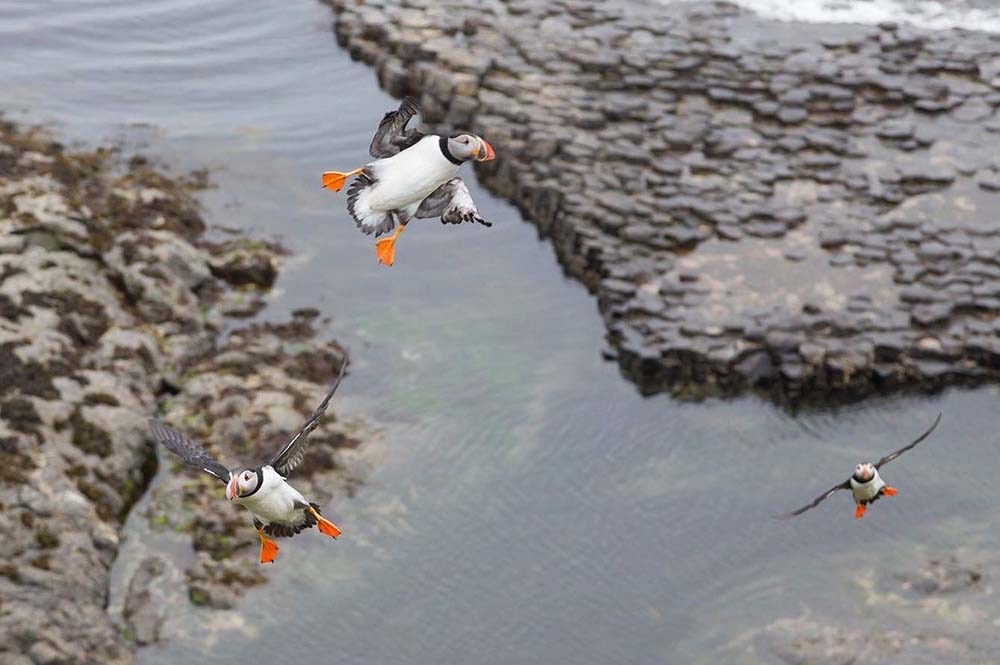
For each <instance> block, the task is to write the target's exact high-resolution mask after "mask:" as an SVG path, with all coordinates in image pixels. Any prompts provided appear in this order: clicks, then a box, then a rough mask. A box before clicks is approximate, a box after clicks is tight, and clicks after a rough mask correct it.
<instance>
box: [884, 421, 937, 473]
mask: <svg viewBox="0 0 1000 665" xmlns="http://www.w3.org/2000/svg"><path fill="white" fill-rule="evenodd" d="M939 422H941V414H940V413H939V414H938V417H937V418H935V419H934V424H933V425H931V426H930V429H928V430H927V431H926V432H924V433H923V434H921V435H920V436H918V437H917V438H916V439H915V440H914V441H913V443H911V444H909V445H906V446H903V447H902V448H900V449H899V450H897V451H896V452H894V453H889V454H888V455H886V456H885V457H883V458H882V459H880V460H879V461H878V463H876V464H875V468H876V469H880V468H882V465H883V464H888V463H889V462H891V461H892V460H894V459H896V458H897V457H899V456H900V455H902V454H903V453H905V452H906V451H907V450H909V449H910V448H912V447H913V446H915V445H917V444H918V443H920V442H921V441H923V440H924V439H926V438H927V437H929V436H930V435H931V432H933V431H934V430H935V429H937V426H938V423H939Z"/></svg>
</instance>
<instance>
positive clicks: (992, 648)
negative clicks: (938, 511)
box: [738, 551, 1000, 665]
mask: <svg viewBox="0 0 1000 665" xmlns="http://www.w3.org/2000/svg"><path fill="white" fill-rule="evenodd" d="M998 565H1000V559H998V558H997V557H996V556H995V555H993V554H974V553H970V552H966V551H962V552H959V553H957V554H953V555H950V556H948V557H946V558H942V559H929V560H927V561H925V562H924V563H923V564H920V565H916V566H914V567H913V569H912V570H907V571H905V572H903V573H897V574H889V573H881V574H878V575H876V574H874V573H872V574H869V575H866V576H864V577H862V578H861V579H860V580H859V581H858V584H857V586H854V587H851V588H850V589H848V590H847V591H848V592H849V593H850V594H851V597H852V598H856V600H857V606H858V608H859V610H860V611H859V612H858V615H859V616H867V617H870V620H864V619H860V618H859V619H857V620H852V619H849V618H845V617H844V616H843V615H838V616H836V617H826V616H819V615H813V614H810V613H804V614H802V615H800V616H796V617H789V618H785V619H781V620H779V621H776V622H774V623H773V624H772V625H770V626H768V627H767V628H765V629H763V630H762V631H760V632H759V633H758V634H757V635H755V636H754V637H753V638H751V639H750V640H749V648H748V649H747V650H744V648H743V647H742V646H741V647H739V649H738V650H739V651H741V652H744V653H747V654H748V655H750V656H751V657H752V662H755V663H762V664H767V665H772V664H773V665H793V664H794V665H836V664H841V663H865V664H866V665H883V664H884V665H889V664H890V663H914V664H915V665H916V664H922V663H926V664H927V665H931V664H934V663H952V664H954V665H974V664H979V663H992V662H995V661H996V654H997V653H998V650H1000V639H998V637H997V633H996V630H995V627H994V619H995V617H996V613H997V608H998V602H1000V599H998V597H997V592H996V588H995V586H994V583H993V578H994V577H995V575H996V572H997V570H998ZM741 662H742V661H741Z"/></svg>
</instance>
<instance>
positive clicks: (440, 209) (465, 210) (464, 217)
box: [415, 178, 493, 226]
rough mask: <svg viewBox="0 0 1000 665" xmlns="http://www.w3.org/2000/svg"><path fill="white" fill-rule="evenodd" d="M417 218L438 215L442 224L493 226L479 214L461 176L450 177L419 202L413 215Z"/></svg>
mask: <svg viewBox="0 0 1000 665" xmlns="http://www.w3.org/2000/svg"><path fill="white" fill-rule="evenodd" d="M415 216H416V217H419V218H426V217H440V218H441V223H442V224H461V223H462V222H477V223H479V224H482V225H483V226H493V224H492V223H491V222H487V221H486V220H485V219H483V218H482V216H480V214H479V209H478V208H477V207H476V203H475V201H473V200H472V195H471V194H470V193H469V188H468V187H467V186H466V184H465V183H464V182H463V181H462V179H461V178H452V179H451V180H449V181H448V182H446V183H444V184H443V185H441V186H440V187H438V188H437V189H435V190H434V191H433V192H431V193H430V194H429V195H428V196H427V198H426V199H424V200H423V201H422V202H421V203H420V207H419V208H417V213H416V215H415Z"/></svg>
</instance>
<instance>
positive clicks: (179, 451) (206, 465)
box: [149, 420, 229, 483]
mask: <svg viewBox="0 0 1000 665" xmlns="http://www.w3.org/2000/svg"><path fill="white" fill-rule="evenodd" d="M149 428H150V430H151V431H152V432H153V438H154V439H156V440H157V441H158V442H159V443H162V444H163V445H164V446H166V448H167V450H169V451H170V452H172V453H173V454H175V455H177V456H178V457H180V458H181V461H182V462H184V463H185V464H187V465H188V466H193V467H194V468H196V469H201V470H202V471H204V472H206V473H210V474H212V475H213V476H215V477H216V478H218V479H219V480H221V481H222V482H224V483H228V482H229V469H227V468H226V467H224V466H222V465H221V464H219V463H218V462H217V461H215V458H214V457H212V456H211V455H209V454H208V451H207V450H205V448H204V447H202V445H201V444H200V443H198V442H197V441H194V440H192V439H189V438H188V437H186V436H184V435H183V434H181V433H180V432H178V431H177V430H175V429H174V428H173V427H170V426H169V425H164V424H163V423H161V422H160V421H159V420H151V421H150V422H149Z"/></svg>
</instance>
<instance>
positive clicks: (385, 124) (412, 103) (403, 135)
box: [368, 97, 424, 159]
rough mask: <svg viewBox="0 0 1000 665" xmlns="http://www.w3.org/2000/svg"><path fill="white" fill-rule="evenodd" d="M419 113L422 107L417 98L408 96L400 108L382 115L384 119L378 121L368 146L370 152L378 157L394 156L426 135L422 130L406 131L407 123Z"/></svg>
mask: <svg viewBox="0 0 1000 665" xmlns="http://www.w3.org/2000/svg"><path fill="white" fill-rule="evenodd" d="M418 113H420V107H419V106H417V100H415V99H414V98H413V97H406V98H404V99H403V101H402V103H401V104H400V105H399V108H398V109H396V110H395V111H389V112H388V113H386V114H385V115H384V116H382V121H381V122H379V123H378V129H376V130H375V136H374V138H372V143H371V145H370V146H369V147H368V154H370V155H371V156H372V157H375V158H376V159H381V158H383V157H392V156H393V155H395V154H397V153H399V152H402V151H403V150H406V149H407V148H409V147H410V146H411V145H413V144H414V143H416V142H417V141H419V140H420V139H422V138H423V137H424V135H423V133H422V132H420V131H417V130H415V129H411V130H409V131H406V124H407V123H408V122H409V121H410V118H412V117H413V116H415V115H417V114H418Z"/></svg>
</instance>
